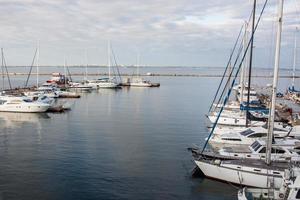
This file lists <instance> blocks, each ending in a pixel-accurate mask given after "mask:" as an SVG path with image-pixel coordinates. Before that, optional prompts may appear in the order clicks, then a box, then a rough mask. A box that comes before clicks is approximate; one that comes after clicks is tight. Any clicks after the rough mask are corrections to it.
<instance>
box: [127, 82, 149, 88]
mask: <svg viewBox="0 0 300 200" xmlns="http://www.w3.org/2000/svg"><path fill="white" fill-rule="evenodd" d="M130 86H131V87H151V86H152V84H151V83H143V82H141V83H139V82H137V83H130Z"/></svg>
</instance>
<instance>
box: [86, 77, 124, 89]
mask: <svg viewBox="0 0 300 200" xmlns="http://www.w3.org/2000/svg"><path fill="white" fill-rule="evenodd" d="M87 85H88V86H90V87H93V88H97V89H99V88H108V89H116V88H119V87H120V86H119V84H118V83H117V81H116V80H115V79H114V78H99V79H96V80H89V81H87Z"/></svg>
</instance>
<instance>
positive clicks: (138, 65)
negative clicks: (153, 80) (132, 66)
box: [136, 53, 140, 77]
mask: <svg viewBox="0 0 300 200" xmlns="http://www.w3.org/2000/svg"><path fill="white" fill-rule="evenodd" d="M136 64H137V66H136V67H137V69H136V75H137V76H138V77H139V76H140V54H139V53H138V54H137V57H136Z"/></svg>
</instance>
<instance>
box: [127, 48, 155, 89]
mask: <svg viewBox="0 0 300 200" xmlns="http://www.w3.org/2000/svg"><path fill="white" fill-rule="evenodd" d="M130 86H131V87H154V86H159V84H152V83H151V82H150V81H148V80H144V79H143V78H142V77H141V75H140V55H139V54H138V56H137V66H136V77H134V78H132V80H131V81H130Z"/></svg>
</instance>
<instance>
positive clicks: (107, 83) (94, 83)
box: [87, 42, 120, 89]
mask: <svg viewBox="0 0 300 200" xmlns="http://www.w3.org/2000/svg"><path fill="white" fill-rule="evenodd" d="M107 59H108V60H107V61H108V78H99V79H96V80H89V81H87V85H89V86H91V87H93V88H106V89H117V88H120V86H119V84H118V83H117V80H116V78H115V77H112V76H111V45H110V42H108V45H107Z"/></svg>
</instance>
